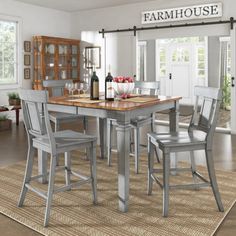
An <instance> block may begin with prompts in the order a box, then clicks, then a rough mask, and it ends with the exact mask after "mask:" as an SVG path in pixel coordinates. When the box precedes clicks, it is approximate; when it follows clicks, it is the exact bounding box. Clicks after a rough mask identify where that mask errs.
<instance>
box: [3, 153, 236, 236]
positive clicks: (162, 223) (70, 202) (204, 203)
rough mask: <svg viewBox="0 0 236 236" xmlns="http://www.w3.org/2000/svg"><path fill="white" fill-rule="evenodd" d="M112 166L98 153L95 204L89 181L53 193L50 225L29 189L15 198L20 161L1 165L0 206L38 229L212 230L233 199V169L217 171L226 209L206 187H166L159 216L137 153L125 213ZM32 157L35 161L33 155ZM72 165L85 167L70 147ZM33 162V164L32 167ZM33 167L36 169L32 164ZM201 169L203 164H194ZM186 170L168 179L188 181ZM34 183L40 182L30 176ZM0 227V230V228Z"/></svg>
mask: <svg viewBox="0 0 236 236" xmlns="http://www.w3.org/2000/svg"><path fill="white" fill-rule="evenodd" d="M115 159H116V157H115V156H114V158H113V165H112V167H108V166H107V164H106V161H105V160H100V159H98V161H97V175H98V205H96V206H94V205H93V204H92V194H91V188H90V185H84V186H82V187H80V188H79V189H75V190H72V191H67V192H63V193H59V194H55V195H54V199H53V207H52V210H51V218H50V226H49V227H48V228H44V227H43V219H44V211H45V201H44V200H43V199H42V198H40V197H38V196H37V195H35V194H34V193H32V192H30V191H29V192H28V194H27V196H26V200H25V204H24V207H23V208H18V207H17V206H16V205H17V201H18V198H19V193H20V190H21V185H22V180H23V174H24V169H25V162H20V163H17V164H15V165H12V166H9V167H6V168H2V169H1V170H0V212H1V213H3V214H5V215H7V216H8V217H10V218H12V219H14V220H16V221H18V222H20V223H21V224H24V225H26V226H28V227H30V228H32V229H33V230H36V231H38V232H39V233H41V234H43V235H63V236H67V235H78V236H80V235H83V236H84V235H93V236H100V235H101V236H104V235H117V236H129V235H145V236H146V235H148V236H152V235H153V236H154V235H155V236H157V235H161V236H165V235H168V236H170V235H175V236H176V235H191V236H193V235H212V234H213V233H214V231H215V229H216V228H217V227H218V226H219V224H220V223H221V221H222V220H223V219H224V217H225V216H226V214H227V212H228V211H229V209H230V208H231V207H232V205H233V204H234V202H235V199H236V181H235V179H236V173H232V172H225V171H217V179H218V184H219V188H220V192H221V197H222V201H223V204H224V207H225V212H224V213H221V212H218V210H217V207H216V202H215V199H214V197H213V194H212V191H211V189H210V188H206V189H201V190H197V191H196V190H172V191H170V211H169V217H168V218H163V217H162V191H161V189H160V188H159V186H157V185H156V184H155V185H154V189H153V195H152V196H148V195H147V194H146V189H147V157H146V156H145V155H143V157H142V158H141V173H140V174H138V175H137V174H135V173H134V163H133V158H131V160H130V162H131V168H130V201H129V203H130V205H129V211H128V212H127V213H121V212H120V211H119V210H118V196H117V163H116V160H115ZM36 162H37V161H36ZM72 163H73V166H74V167H75V169H78V170H81V171H82V173H88V172H89V162H88V161H86V160H85V158H84V155H81V153H79V152H76V153H73V162H72ZM36 168H37V167H36ZM36 168H35V170H37V169H36ZM198 169H199V171H200V172H203V174H206V168H205V167H199V168H198ZM191 180H192V178H191V175H190V174H180V175H178V176H172V177H171V182H172V183H173V184H175V183H184V182H188V181H191ZM63 183H64V172H61V173H58V175H57V178H56V184H57V185H58V186H60V185H62V184H63ZM35 186H37V187H43V188H44V189H46V186H45V185H41V184H38V183H37V182H35ZM1 233H4V232H1Z"/></svg>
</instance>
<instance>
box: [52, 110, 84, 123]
mask: <svg viewBox="0 0 236 236" xmlns="http://www.w3.org/2000/svg"><path fill="white" fill-rule="evenodd" d="M81 117H83V116H81V115H75V114H68V113H63V112H49V118H50V120H51V121H53V122H55V121H56V120H57V121H60V122H62V121H63V120H66V121H68V120H76V119H78V118H81Z"/></svg>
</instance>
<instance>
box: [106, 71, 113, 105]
mask: <svg viewBox="0 0 236 236" xmlns="http://www.w3.org/2000/svg"><path fill="white" fill-rule="evenodd" d="M114 97H115V92H114V86H113V77H112V76H111V73H110V72H109V73H108V75H107V77H106V79H105V99H106V100H108V101H114Z"/></svg>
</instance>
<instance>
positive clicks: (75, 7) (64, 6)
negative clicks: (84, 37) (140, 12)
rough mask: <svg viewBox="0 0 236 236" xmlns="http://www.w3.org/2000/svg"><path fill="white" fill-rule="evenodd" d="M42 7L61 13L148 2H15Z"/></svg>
mask: <svg viewBox="0 0 236 236" xmlns="http://www.w3.org/2000/svg"><path fill="white" fill-rule="evenodd" d="M15 1H17V2H24V3H28V4H33V5H38V6H42V7H48V8H53V9H57V10H62V11H68V12H75V11H80V10H89V9H97V8H104V7H112V6H119V5H125V4H130V3H138V2H148V1H150V0H15Z"/></svg>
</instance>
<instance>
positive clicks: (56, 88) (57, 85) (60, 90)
mask: <svg viewBox="0 0 236 236" xmlns="http://www.w3.org/2000/svg"><path fill="white" fill-rule="evenodd" d="M72 82H73V80H68V79H67V80H44V81H43V87H44V88H51V90H52V96H53V97H59V96H63V95H64V88H65V84H66V83H72Z"/></svg>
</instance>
